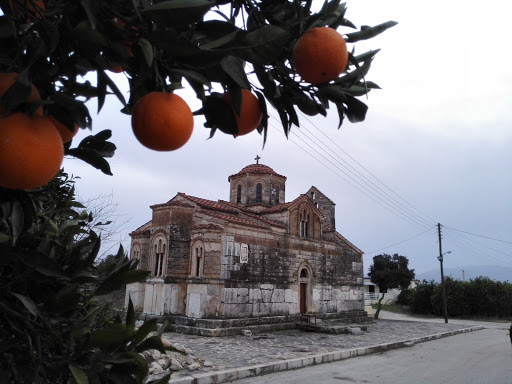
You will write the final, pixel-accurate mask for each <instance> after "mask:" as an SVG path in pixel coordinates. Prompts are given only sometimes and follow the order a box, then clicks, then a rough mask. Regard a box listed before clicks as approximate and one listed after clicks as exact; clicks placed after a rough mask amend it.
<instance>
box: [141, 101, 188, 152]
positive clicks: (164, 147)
mask: <svg viewBox="0 0 512 384" xmlns="http://www.w3.org/2000/svg"><path fill="white" fill-rule="evenodd" d="M193 128H194V117H193V115H192V111H191V110H190V107H189V106H188V104H187V103H186V102H185V101H184V100H183V99H182V98H181V97H179V96H178V95H175V94H174V93H166V92H150V93H148V94H147V95H145V96H144V97H142V98H141V99H140V100H139V101H138V102H137V103H136V104H135V106H134V107H133V112H132V129H133V133H134V134H135V137H136V138H137V140H139V142H140V143H141V144H142V145H144V146H145V147H147V148H149V149H153V150H155V151H174V150H175V149H178V148H180V147H182V146H183V145H185V143H186V142H187V141H188V140H189V139H190V136H191V135H192V130H193Z"/></svg>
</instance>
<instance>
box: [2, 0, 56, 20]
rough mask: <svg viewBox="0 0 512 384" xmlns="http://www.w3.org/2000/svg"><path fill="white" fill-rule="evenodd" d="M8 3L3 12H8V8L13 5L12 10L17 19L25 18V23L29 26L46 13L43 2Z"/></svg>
mask: <svg viewBox="0 0 512 384" xmlns="http://www.w3.org/2000/svg"><path fill="white" fill-rule="evenodd" d="M6 3H7V6H6V7H5V8H3V10H4V11H6V9H7V7H8V6H9V5H11V7H10V9H11V10H12V13H13V15H14V16H15V17H16V18H17V19H20V18H23V21H24V22H25V23H27V24H28V23H31V22H32V21H34V20H36V19H40V18H41V17H42V16H43V14H44V12H45V11H46V7H45V5H44V2H43V1H42V0H13V1H12V2H11V3H9V1H7V2H6Z"/></svg>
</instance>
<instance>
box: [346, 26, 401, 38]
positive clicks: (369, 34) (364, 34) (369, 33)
mask: <svg viewBox="0 0 512 384" xmlns="http://www.w3.org/2000/svg"><path fill="white" fill-rule="evenodd" d="M397 24H398V23H397V22H396V21H387V22H385V23H382V24H379V25H376V26H374V27H368V28H364V29H363V28H361V30H360V31H359V32H353V33H347V35H346V36H347V43H355V42H357V41H360V40H368V39H371V38H373V37H375V36H377V35H379V34H381V33H382V32H384V31H385V30H387V29H389V28H392V27H394V26H395V25H397Z"/></svg>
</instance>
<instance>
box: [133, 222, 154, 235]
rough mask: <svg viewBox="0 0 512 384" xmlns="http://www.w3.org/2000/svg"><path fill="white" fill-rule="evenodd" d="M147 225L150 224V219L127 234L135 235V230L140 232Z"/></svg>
mask: <svg viewBox="0 0 512 384" xmlns="http://www.w3.org/2000/svg"><path fill="white" fill-rule="evenodd" d="M149 226H151V220H149V221H148V222H147V223H145V224H142V225H141V226H140V227H139V228H137V229H135V230H133V231H132V232H130V233H129V235H130V236H131V235H132V234H134V235H135V234H136V233H137V232H142V231H143V230H145V229H146V228H148V227H149Z"/></svg>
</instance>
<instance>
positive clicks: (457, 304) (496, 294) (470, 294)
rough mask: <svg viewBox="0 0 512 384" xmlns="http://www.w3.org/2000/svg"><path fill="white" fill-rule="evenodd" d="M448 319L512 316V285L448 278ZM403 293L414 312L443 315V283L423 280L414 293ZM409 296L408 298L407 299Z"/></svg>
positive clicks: (483, 280)
mask: <svg viewBox="0 0 512 384" xmlns="http://www.w3.org/2000/svg"><path fill="white" fill-rule="evenodd" d="M445 291H446V307H447V312H448V316H454V317H460V316H462V317H464V316H465V317H472V316H475V317H498V318H499V317H512V284H510V283H509V282H500V281H493V280H491V279H489V278H488V277H483V276H479V277H477V278H475V279H472V280H470V281H460V280H454V279H453V278H451V277H446V278H445ZM409 295H410V293H409V292H405V291H404V299H403V300H410V304H409V306H410V307H411V311H412V312H413V313H420V314H434V315H438V316H442V315H443V299H442V288H441V284H438V283H435V282H434V281H430V282H427V281H425V280H424V281H423V282H422V283H421V284H419V285H418V286H417V287H416V288H414V289H413V290H412V295H410V297H409ZM407 297H409V299H406V298H407Z"/></svg>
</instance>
